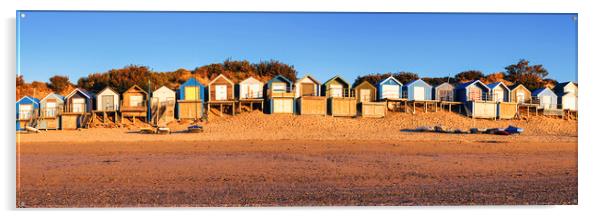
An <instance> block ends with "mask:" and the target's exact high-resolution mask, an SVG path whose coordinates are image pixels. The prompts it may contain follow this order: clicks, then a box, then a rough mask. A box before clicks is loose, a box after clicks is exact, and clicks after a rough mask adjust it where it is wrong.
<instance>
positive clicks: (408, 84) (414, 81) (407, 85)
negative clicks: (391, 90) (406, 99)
mask: <svg viewBox="0 0 602 219" xmlns="http://www.w3.org/2000/svg"><path fill="white" fill-rule="evenodd" d="M419 81H422V82H423V83H424V84H426V85H428V86H431V85H430V84H429V83H426V81H423V80H422V79H420V78H418V79H416V80H413V81H410V82H408V83H407V84H406V85H404V86H406V87H409V86H412V85H413V84H414V83H416V82H419ZM431 87H432V86H431Z"/></svg>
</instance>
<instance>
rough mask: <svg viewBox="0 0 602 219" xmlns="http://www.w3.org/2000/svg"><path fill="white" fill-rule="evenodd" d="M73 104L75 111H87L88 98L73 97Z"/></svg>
mask: <svg viewBox="0 0 602 219" xmlns="http://www.w3.org/2000/svg"><path fill="white" fill-rule="evenodd" d="M71 106H72V111H73V112H74V113H83V112H85V111H86V100H85V99H84V98H73V100H72V102H71Z"/></svg>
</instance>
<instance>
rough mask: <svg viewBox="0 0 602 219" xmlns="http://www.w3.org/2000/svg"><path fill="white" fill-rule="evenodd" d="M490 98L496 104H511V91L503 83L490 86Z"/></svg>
mask: <svg viewBox="0 0 602 219" xmlns="http://www.w3.org/2000/svg"><path fill="white" fill-rule="evenodd" d="M487 87H489V96H490V97H491V100H492V101H494V102H510V89H509V88H508V87H507V86H506V85H505V84H504V83H502V82H496V83H491V84H488V85H487Z"/></svg>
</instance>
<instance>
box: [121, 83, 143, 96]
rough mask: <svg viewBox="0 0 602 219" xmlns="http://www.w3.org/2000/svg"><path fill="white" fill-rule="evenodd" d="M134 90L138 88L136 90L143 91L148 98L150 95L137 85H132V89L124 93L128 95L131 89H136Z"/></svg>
mask: <svg viewBox="0 0 602 219" xmlns="http://www.w3.org/2000/svg"><path fill="white" fill-rule="evenodd" d="M134 88H136V89H138V90H140V91H142V93H144V94H145V95H147V96H148V93H147V92H146V91H144V89H142V88H141V87H139V86H138V85H135V84H134V85H132V86H131V87H130V88H128V89H127V90H126V91H125V92H123V93H127V92H128V91H130V90H131V89H134Z"/></svg>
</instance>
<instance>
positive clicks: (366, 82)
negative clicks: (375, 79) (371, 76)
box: [353, 81, 376, 89]
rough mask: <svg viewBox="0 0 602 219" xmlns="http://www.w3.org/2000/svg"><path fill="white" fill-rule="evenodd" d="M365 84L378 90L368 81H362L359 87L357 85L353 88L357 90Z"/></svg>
mask: <svg viewBox="0 0 602 219" xmlns="http://www.w3.org/2000/svg"><path fill="white" fill-rule="evenodd" d="M363 84H368V85H370V87H372V88H374V89H376V87H375V86H374V85H373V84H372V83H370V82H368V81H362V83H359V84H358V85H355V87H353V89H355V88H357V87H359V86H362V85H363Z"/></svg>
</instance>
